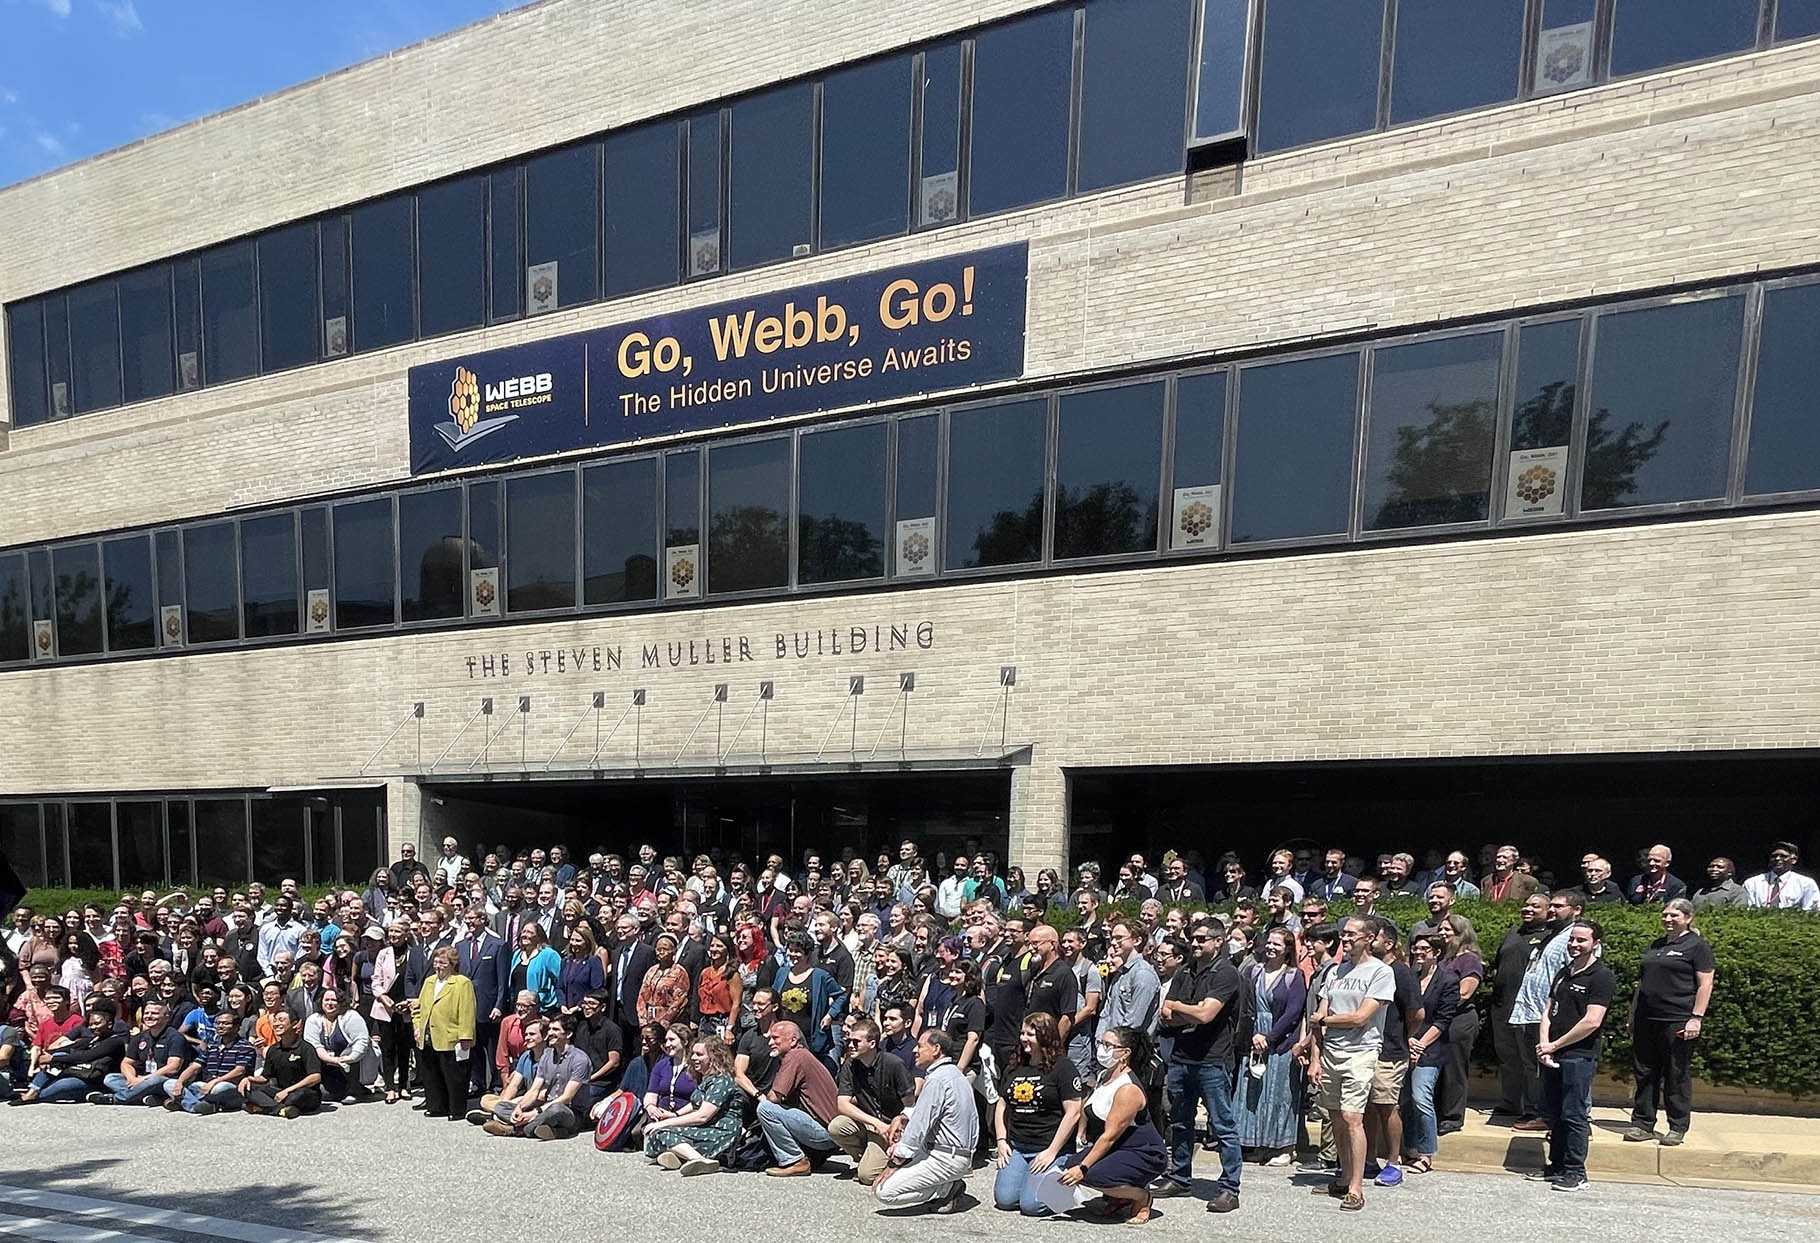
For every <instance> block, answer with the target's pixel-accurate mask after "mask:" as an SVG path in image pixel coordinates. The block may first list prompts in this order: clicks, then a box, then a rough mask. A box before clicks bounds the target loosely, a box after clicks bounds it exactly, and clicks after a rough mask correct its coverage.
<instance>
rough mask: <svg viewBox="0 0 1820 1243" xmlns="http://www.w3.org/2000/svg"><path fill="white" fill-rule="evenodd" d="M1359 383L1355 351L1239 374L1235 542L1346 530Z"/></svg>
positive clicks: (1291, 537) (1233, 502) (1233, 475)
mask: <svg viewBox="0 0 1820 1243" xmlns="http://www.w3.org/2000/svg"><path fill="white" fill-rule="evenodd" d="M1358 388H1359V360H1358V356H1357V355H1355V354H1339V355H1335V356H1333V357H1330V358H1310V359H1303V360H1300V361H1297V362H1287V363H1267V364H1265V365H1263V366H1259V367H1247V368H1245V369H1244V370H1243V371H1241V372H1240V373H1239V410H1238V418H1239V428H1238V440H1237V443H1236V448H1235V450H1234V459H1233V465H1232V481H1231V484H1230V485H1229V486H1230V487H1231V488H1232V538H1231V542H1232V543H1234V544H1248V543H1253V542H1256V541H1259V540H1277V539H1295V538H1298V537H1302V536H1316V535H1339V534H1344V533H1345V531H1346V529H1347V525H1348V524H1347V512H1348V510H1350V509H1351V502H1352V450H1353V436H1354V429H1355V423H1356V418H1357V414H1356V411H1357V404H1358Z"/></svg>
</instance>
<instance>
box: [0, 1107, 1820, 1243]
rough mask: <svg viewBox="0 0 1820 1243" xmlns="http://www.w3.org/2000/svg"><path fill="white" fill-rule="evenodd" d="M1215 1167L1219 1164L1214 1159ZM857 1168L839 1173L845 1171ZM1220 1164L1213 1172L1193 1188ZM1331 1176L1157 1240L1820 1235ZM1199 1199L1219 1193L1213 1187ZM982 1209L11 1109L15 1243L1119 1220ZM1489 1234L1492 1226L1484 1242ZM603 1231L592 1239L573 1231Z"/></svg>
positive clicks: (1737, 1215)
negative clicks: (935, 1210)
mask: <svg viewBox="0 0 1820 1243" xmlns="http://www.w3.org/2000/svg"><path fill="white" fill-rule="evenodd" d="M1201 1161H1205V1158H1204V1157H1203V1158H1201ZM844 1164H845V1163H844V1162H843V1161H835V1162H831V1163H830V1168H831V1169H833V1168H837V1167H844ZM1206 1168H1207V1167H1206V1166H1205V1165H1202V1164H1198V1163H1197V1167H1196V1172H1197V1174H1202V1173H1205V1171H1206ZM1317 1181H1318V1179H1316V1178H1314V1177H1311V1176H1307V1175H1297V1174H1294V1173H1293V1171H1285V1170H1275V1169H1263V1168H1260V1167H1253V1166H1247V1167H1246V1169H1245V1178H1244V1191H1243V1195H1242V1197H1241V1199H1242V1204H1241V1207H1240V1209H1239V1211H1238V1212H1236V1213H1232V1214H1228V1215H1225V1216H1217V1217H1216V1216H1213V1215H1210V1214H1208V1213H1207V1212H1205V1211H1204V1205H1203V1202H1202V1199H1198V1198H1197V1199H1193V1200H1186V1199H1173V1200H1165V1201H1161V1202H1159V1207H1160V1212H1159V1214H1158V1215H1157V1217H1156V1218H1155V1219H1153V1221H1152V1222H1151V1223H1150V1224H1149V1225H1147V1226H1145V1227H1143V1228H1142V1229H1143V1231H1144V1237H1148V1238H1152V1239H1157V1240H1167V1239H1180V1240H1186V1239H1190V1238H1192V1239H1197V1240H1198V1239H1205V1238H1207V1237H1209V1236H1213V1237H1220V1236H1225V1237H1231V1238H1234V1239H1245V1240H1247V1241H1248V1243H1249V1241H1264V1243H1277V1241H1279V1240H1280V1241H1281V1243H1291V1241H1293V1243H1307V1241H1308V1240H1310V1239H1318V1238H1344V1239H1346V1240H1347V1243H1380V1241H1381V1243H1411V1241H1412V1240H1425V1239H1437V1240H1439V1239H1446V1240H1456V1241H1457V1240H1460V1239H1462V1238H1468V1239H1470V1238H1471V1237H1472V1236H1473V1234H1474V1233H1475V1232H1477V1233H1478V1234H1479V1236H1480V1237H1481V1238H1484V1237H1492V1238H1514V1237H1518V1236H1519V1235H1525V1236H1527V1237H1531V1238H1575V1239H1581V1238H1584V1239H1600V1238H1613V1239H1616V1238H1626V1239H1652V1238H1659V1237H1662V1232H1663V1231H1664V1230H1669V1231H1671V1232H1672V1234H1673V1237H1675V1238H1683V1239H1685V1238H1695V1239H1698V1238H1722V1239H1725V1240H1726V1241H1727V1243H1781V1241H1782V1240H1789V1241H1791V1243H1793V1241H1795V1240H1800V1241H1802V1243H1807V1241H1809V1240H1812V1239H1813V1238H1815V1237H1816V1235H1817V1234H1820V1196H1808V1195H1799V1194H1789V1193H1784V1192H1776V1191H1756V1190H1751V1191H1742V1190H1740V1191H1719V1190H1706V1189H1689V1188H1682V1187H1673V1186H1664V1185H1637V1184H1627V1183H1619V1182H1604V1181H1601V1182H1595V1183H1594V1184H1592V1185H1591V1186H1589V1187H1588V1188H1587V1189H1586V1190H1584V1191H1581V1192H1578V1193H1574V1194H1571V1195H1570V1194H1566V1193H1561V1192H1555V1191H1552V1190H1551V1189H1550V1188H1549V1187H1548V1186H1547V1185H1546V1184H1542V1183H1530V1182H1526V1181H1524V1180H1523V1179H1522V1178H1520V1177H1517V1176H1515V1175H1510V1174H1446V1173H1434V1174H1429V1175H1426V1176H1422V1177H1411V1178H1410V1179H1409V1180H1408V1182H1407V1183H1406V1184H1405V1185H1404V1186H1402V1187H1400V1188H1396V1189H1385V1190H1376V1189H1367V1192H1366V1197H1365V1199H1366V1205H1365V1209H1364V1211H1363V1212H1360V1213H1342V1212H1340V1211H1339V1208H1338V1205H1337V1201H1334V1200H1331V1199H1329V1198H1327V1197H1325V1196H1313V1195H1310V1193H1309V1189H1310V1187H1311V1186H1312V1185H1313V1184H1315V1183H1316V1182H1317ZM1196 1188H1197V1191H1199V1193H1200V1195H1201V1196H1202V1197H1205V1196H1207V1195H1210V1194H1211V1184H1209V1183H1206V1182H1204V1181H1200V1180H1198V1179H1197V1183H1196ZM968 1191H969V1195H968V1197H967V1199H966V1201H965V1202H964V1203H965V1204H966V1205H968V1207H967V1208H966V1211H963V1212H961V1213H959V1214H956V1215H953V1216H945V1217H931V1216H928V1215H927V1214H925V1213H923V1212H921V1211H920V1210H916V1211H909V1212H907V1213H899V1214H893V1213H881V1212H879V1211H878V1210H877V1208H876V1204H875V1202H874V1201H873V1200H872V1198H871V1196H870V1195H869V1194H868V1193H867V1191H866V1190H865V1189H864V1188H861V1187H857V1186H855V1185H854V1184H853V1183H852V1182H851V1181H850V1180H848V1179H845V1178H841V1177H838V1176H836V1175H834V1174H831V1173H828V1174H821V1175H817V1176H815V1177H812V1178H803V1179H789V1180H777V1179H770V1178H766V1177H765V1176H764V1175H762V1174H737V1175H735V1174H724V1173H723V1174H711V1175H707V1176H704V1177H698V1178H692V1179H689V1180H687V1181H685V1180H683V1179H682V1178H681V1176H680V1175H677V1174H671V1173H666V1172H664V1171H661V1170H659V1169H657V1168H656V1167H655V1166H653V1165H651V1164H649V1163H647V1162H646V1161H645V1160H644V1158H643V1157H642V1156H639V1155H635V1154H603V1153H599V1152H596V1151H595V1150H594V1147H593V1144H592V1142H591V1141H590V1140H589V1139H587V1138H577V1139H573V1140H560V1141H556V1142H552V1143H537V1142H536V1141H533V1140H516V1139H499V1138H494V1137H492V1136H489V1135H486V1134H484V1133H482V1132H481V1130H480V1129H479V1128H478V1127H470V1126H468V1125H466V1124H465V1123H450V1122H444V1121H434V1122H433V1121H430V1120H427V1119H425V1118H423V1117H422V1116H421V1115H420V1114H417V1113H414V1112H412V1111H410V1110H409V1109H407V1108H406V1107H405V1106H403V1105H394V1106H386V1105H379V1104H369V1105H358V1106H351V1107H344V1108H339V1109H336V1110H335V1111H334V1112H332V1113H326V1112H325V1113H323V1114H320V1115H318V1116H316V1117H314V1118H304V1119H298V1120H296V1121H284V1120H282V1119H277V1118H263V1117H248V1116H245V1115H231V1116H230V1115H217V1116H215V1117H210V1118H196V1117H191V1116H189V1115H184V1114H169V1113H166V1112H165V1111H164V1110H162V1109H141V1108H130V1109H129V1108H126V1107H114V1108H103V1107H100V1106H90V1105H35V1106H29V1107H26V1108H22V1109H21V1108H0V1239H7V1240H14V1239H18V1240H39V1241H42V1243H141V1241H146V1240H155V1241H158V1243H197V1241H198V1240H201V1239H234V1240H241V1241H242V1243H344V1241H352V1240H362V1241H372V1243H382V1241H383V1243H470V1241H471V1243H500V1240H502V1239H513V1240H516V1239H523V1238H538V1239H549V1238H571V1237H603V1236H601V1235H600V1234H599V1232H600V1231H601V1230H602V1229H603V1228H606V1229H611V1230H614V1231H620V1232H624V1233H625V1234H629V1235H631V1236H632V1237H649V1238H654V1239H678V1238H696V1239H707V1238H734V1239H738V1240H739V1241H740V1243H771V1241H772V1240H778V1241H782V1240H791V1241H792V1243H797V1241H800V1239H801V1238H802V1237H803V1233H804V1231H805V1230H809V1231H813V1233H814V1235H815V1236H816V1237H821V1238H842V1237H856V1238H870V1239H878V1240H887V1241H895V1240H912V1239H915V1240H919V1241H925V1243H926V1240H927V1239H928V1238H929V1237H930V1232H931V1231H936V1232H939V1233H940V1234H941V1235H943V1236H947V1237H957V1238H975V1237H986V1236H991V1237H995V1238H1004V1239H1024V1238H1042V1239H1053V1238H1056V1237H1057V1236H1058V1234H1067V1235H1071V1236H1072V1237H1082V1238H1085V1237H1091V1236H1092V1235H1094V1234H1101V1233H1104V1232H1107V1231H1113V1232H1127V1231H1129V1229H1130V1228H1129V1227H1126V1226H1122V1225H1102V1224H1098V1223H1085V1222H1082V1223H1076V1222H1056V1221H1040V1220H1028V1219H1024V1218H1021V1217H1019V1216H1018V1215H1016V1214H1015V1213H1012V1214H1006V1213H1001V1212H998V1211H996V1210H995V1209H993V1207H992V1203H991V1200H992V1171H991V1170H990V1169H985V1170H979V1171H976V1172H975V1173H974V1175H973V1177H972V1178H971V1179H970V1180H969V1183H968ZM1487 1230H1489V1231H1491V1232H1494V1233H1492V1234H1490V1235H1489V1236H1487V1234H1486V1232H1487ZM576 1232H587V1233H576Z"/></svg>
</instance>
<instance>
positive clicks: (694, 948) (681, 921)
mask: <svg viewBox="0 0 1820 1243" xmlns="http://www.w3.org/2000/svg"><path fill="white" fill-rule="evenodd" d="M664 931H665V932H668V933H669V934H670V935H671V936H673V937H675V938H676V961H677V962H679V963H681V964H682V968H683V970H684V971H687V972H688V973H689V984H690V985H691V987H692V986H694V985H695V983H696V982H697V981H699V980H700V979H701V969H702V968H703V967H704V966H706V965H707V962H708V949H707V947H706V946H705V945H703V944H702V943H701V942H700V941H698V940H696V939H695V938H694V937H692V936H690V935H689V917H688V916H687V915H685V914H683V913H682V912H681V911H671V912H670V913H669V914H668V915H666V916H664Z"/></svg>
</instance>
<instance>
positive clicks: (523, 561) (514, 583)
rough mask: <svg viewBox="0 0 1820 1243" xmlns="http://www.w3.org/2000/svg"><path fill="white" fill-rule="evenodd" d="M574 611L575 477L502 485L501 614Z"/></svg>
mask: <svg viewBox="0 0 1820 1243" xmlns="http://www.w3.org/2000/svg"><path fill="white" fill-rule="evenodd" d="M574 607H575V473H574V472H573V471H566V470H565V471H559V472H557V473H555V474H550V475H526V476H522V477H520V478H517V479H508V480H506V609H507V610H508V611H509V612H513V613H527V612H535V611H536V610H538V609H568V608H574Z"/></svg>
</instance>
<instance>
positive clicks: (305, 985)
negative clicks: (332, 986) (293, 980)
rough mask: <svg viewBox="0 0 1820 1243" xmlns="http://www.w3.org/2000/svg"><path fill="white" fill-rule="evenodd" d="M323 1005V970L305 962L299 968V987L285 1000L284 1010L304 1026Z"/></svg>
mask: <svg viewBox="0 0 1820 1243" xmlns="http://www.w3.org/2000/svg"><path fill="white" fill-rule="evenodd" d="M321 1005H322V968H321V967H319V966H317V965H316V964H315V963H313V962H305V963H303V964H302V965H301V966H299V967H298V968H297V987H296V988H293V989H292V990H291V991H290V992H289V993H287V994H286V995H285V998H284V1008H285V1009H286V1010H289V1011H290V1012H291V1016H292V1017H293V1018H295V1019H296V1020H297V1022H298V1023H299V1024H302V1023H303V1022H305V1021H306V1020H308V1018H309V1017H310V1015H312V1014H314V1013H316V1011H317V1010H318V1009H319V1008H320V1007H321Z"/></svg>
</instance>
